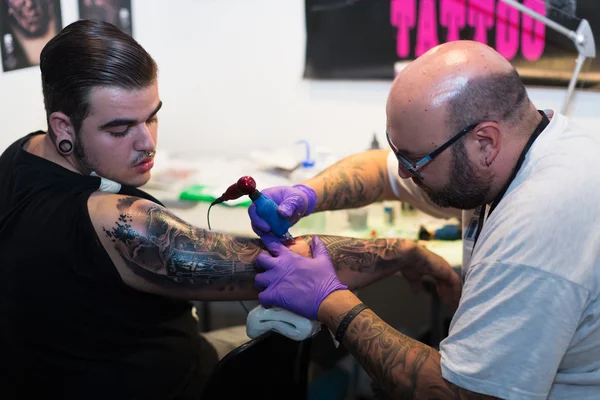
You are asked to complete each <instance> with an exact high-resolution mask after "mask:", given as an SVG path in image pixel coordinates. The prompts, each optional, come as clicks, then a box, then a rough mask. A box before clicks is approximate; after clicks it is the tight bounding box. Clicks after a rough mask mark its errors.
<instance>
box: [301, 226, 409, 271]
mask: <svg viewBox="0 0 600 400" xmlns="http://www.w3.org/2000/svg"><path fill="white" fill-rule="evenodd" d="M313 236H314V235H305V236H303V239H304V241H305V242H306V243H307V244H310V241H311V240H312V237H313ZM319 238H320V239H321V241H322V242H323V243H324V244H325V247H326V248H327V252H328V253H329V257H330V258H331V261H332V262H333V265H334V267H335V269H336V271H338V272H340V271H343V270H345V269H348V270H350V271H354V272H370V273H372V272H375V271H376V270H380V271H381V272H384V271H385V270H389V269H394V270H395V271H397V270H399V269H402V267H405V266H408V265H410V261H414V260H413V257H412V252H411V250H412V249H413V248H414V242H412V241H410V240H405V239H369V240H365V239H355V238H349V237H340V236H327V235H319Z"/></svg>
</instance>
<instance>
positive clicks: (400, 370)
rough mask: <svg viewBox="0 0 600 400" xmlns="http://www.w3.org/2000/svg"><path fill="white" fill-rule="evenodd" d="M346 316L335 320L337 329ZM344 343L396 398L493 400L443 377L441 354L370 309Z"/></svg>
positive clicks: (353, 322) (356, 320)
mask: <svg viewBox="0 0 600 400" xmlns="http://www.w3.org/2000/svg"><path fill="white" fill-rule="evenodd" d="M345 314H346V313H343V314H342V315H339V316H336V317H333V318H332V319H331V324H332V325H333V326H334V327H336V328H337V326H338V325H339V323H340V322H341V320H342V319H343V318H344V316H345ZM344 343H345V345H346V347H347V348H348V350H349V351H350V352H351V353H352V354H353V355H354V356H355V357H356V358H357V360H358V361H359V362H360V364H361V365H362V366H363V367H364V368H365V370H366V371H367V372H368V374H369V376H371V378H372V379H373V380H374V381H375V382H376V383H377V384H378V385H379V386H380V387H381V388H382V389H383V390H384V391H385V392H386V393H387V394H388V395H389V396H390V398H393V399H491V398H492V397H489V396H485V395H482V394H479V393H473V392H471V391H469V390H466V389H463V388H460V387H458V386H455V385H453V384H452V383H450V382H448V381H446V380H445V379H444V378H443V377H442V372H441V366H440V353H439V352H438V351H436V350H435V349H433V348H431V347H429V346H427V345H425V344H423V343H420V342H418V341H416V340H414V339H412V338H410V337H408V336H406V335H403V334H402V333H400V332H398V331H397V330H395V329H393V328H392V327H391V326H390V325H388V324H387V323H385V322H384V321H383V320H382V319H381V318H379V317H378V316H377V315H376V314H375V313H374V312H373V311H371V310H369V309H367V310H365V311H363V312H361V313H360V314H358V316H356V318H355V319H354V320H353V321H352V323H351V324H350V326H349V327H348V330H347V331H346V335H345V337H344Z"/></svg>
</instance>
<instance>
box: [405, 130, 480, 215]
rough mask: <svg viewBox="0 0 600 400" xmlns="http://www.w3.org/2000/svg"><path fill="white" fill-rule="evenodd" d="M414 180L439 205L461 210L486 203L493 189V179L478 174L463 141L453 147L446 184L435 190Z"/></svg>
mask: <svg viewBox="0 0 600 400" xmlns="http://www.w3.org/2000/svg"><path fill="white" fill-rule="evenodd" d="M413 181H415V183H416V184H417V185H418V186H419V187H421V188H422V189H423V191H424V192H425V193H426V194H427V196H428V197H429V199H430V200H431V201H432V202H433V203H434V204H436V205H437V206H439V207H443V208H446V207H450V208H457V209H461V210H472V209H475V208H477V207H479V206H481V205H483V204H485V200H486V198H487V197H488V195H489V192H490V189H491V179H489V178H484V177H481V176H478V175H477V173H476V171H475V170H474V169H473V166H472V165H471V163H470V161H469V158H468V155H467V151H466V149H465V145H464V143H463V142H462V141H459V142H458V143H456V144H455V145H454V147H452V165H451V171H450V180H449V182H448V184H447V185H446V186H444V187H443V188H442V189H440V190H433V189H431V188H429V187H428V186H426V184H425V183H423V182H421V181H419V180H418V179H414V178H413Z"/></svg>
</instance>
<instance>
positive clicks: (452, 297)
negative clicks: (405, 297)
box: [401, 246, 462, 308]
mask: <svg viewBox="0 0 600 400" xmlns="http://www.w3.org/2000/svg"><path fill="white" fill-rule="evenodd" d="M416 251H417V259H416V262H415V263H414V264H412V265H409V266H406V267H404V268H402V270H401V273H402V276H403V277H404V278H405V279H406V280H407V281H408V283H409V284H410V286H411V287H412V289H413V290H414V291H415V292H418V291H419V290H420V289H421V284H422V282H423V277H425V276H429V277H431V278H433V280H434V281H435V286H436V289H437V292H438V295H439V296H440V298H441V299H442V300H443V301H444V302H446V303H447V304H448V305H449V306H450V307H453V308H456V307H458V302H459V300H460V295H461V291H462V286H461V283H460V277H459V275H458V274H457V273H456V272H455V271H454V270H453V269H452V267H451V266H450V264H448V262H447V261H446V260H444V259H443V258H442V257H440V256H439V255H437V254H435V253H433V252H432V251H430V250H428V249H426V248H425V247H422V246H417V247H416Z"/></svg>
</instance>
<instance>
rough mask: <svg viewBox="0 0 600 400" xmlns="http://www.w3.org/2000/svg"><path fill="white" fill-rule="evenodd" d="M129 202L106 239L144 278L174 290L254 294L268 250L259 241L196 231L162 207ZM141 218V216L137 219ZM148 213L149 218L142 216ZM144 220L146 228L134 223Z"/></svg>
mask: <svg viewBox="0 0 600 400" xmlns="http://www.w3.org/2000/svg"><path fill="white" fill-rule="evenodd" d="M137 200H138V199H135V198H130V197H128V198H124V199H121V200H120V201H119V203H118V205H117V208H118V211H119V217H118V220H117V221H115V224H114V226H112V227H111V228H110V229H109V228H106V227H104V228H103V229H104V233H105V235H106V236H107V237H108V238H110V239H111V240H112V242H113V243H114V245H115V248H116V249H117V251H118V252H119V254H120V255H121V257H122V258H123V259H124V260H125V262H126V264H127V265H128V266H129V267H130V268H131V269H132V270H133V272H135V273H136V274H137V275H138V276H141V277H143V278H145V279H146V280H148V281H151V282H154V283H157V284H160V285H161V286H164V287H172V288H181V287H188V288H208V287H211V288H214V289H218V290H220V291H225V290H235V289H248V288H252V287H253V285H254V277H255V275H256V273H257V272H258V271H257V270H256V268H255V266H254V265H253V262H254V260H255V258H256V256H257V255H258V254H259V253H260V252H261V251H262V246H261V244H260V241H259V240H258V239H249V238H238V237H233V236H230V235H224V234H220V233H213V232H209V231H206V230H204V229H198V228H194V227H193V226H191V225H190V224H188V223H186V222H185V221H182V220H181V219H179V218H178V217H176V216H175V215H173V214H172V213H170V212H169V211H168V210H166V209H165V208H163V207H160V206H158V205H154V204H152V205H149V206H145V207H144V209H143V210H142V209H141V208H140V207H136V206H135V204H134V203H135V202H136V201H137ZM136 214H137V215H136ZM140 214H145V217H143V216H142V218H139V217H140ZM134 216H135V217H136V220H144V226H143V228H142V229H137V230H136V229H133V228H132V225H131V224H132V221H133V218H134Z"/></svg>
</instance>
